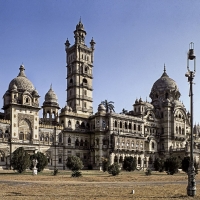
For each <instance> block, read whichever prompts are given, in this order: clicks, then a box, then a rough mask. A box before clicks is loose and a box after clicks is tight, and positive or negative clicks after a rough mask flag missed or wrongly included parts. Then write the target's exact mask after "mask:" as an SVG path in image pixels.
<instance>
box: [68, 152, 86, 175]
mask: <svg viewBox="0 0 200 200" xmlns="http://www.w3.org/2000/svg"><path fill="white" fill-rule="evenodd" d="M66 166H67V167H68V168H69V169H70V170H72V177H79V176H80V174H81V172H79V170H80V169H82V168H83V163H82V161H81V159H80V158H79V157H77V156H69V157H68V158H67V163H66Z"/></svg>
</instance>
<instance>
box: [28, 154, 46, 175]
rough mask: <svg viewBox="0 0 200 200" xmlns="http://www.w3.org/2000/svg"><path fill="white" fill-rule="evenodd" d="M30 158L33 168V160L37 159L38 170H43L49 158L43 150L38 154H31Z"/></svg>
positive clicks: (31, 167)
mask: <svg viewBox="0 0 200 200" xmlns="http://www.w3.org/2000/svg"><path fill="white" fill-rule="evenodd" d="M30 159H31V166H30V169H33V167H34V166H33V162H32V160H33V159H37V161H38V163H37V166H36V168H37V169H38V172H41V171H43V170H44V168H45V167H46V166H47V164H48V159H47V157H46V156H45V155H44V154H43V153H42V152H37V153H36V154H33V155H31V157H30Z"/></svg>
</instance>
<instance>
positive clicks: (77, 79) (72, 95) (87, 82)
mask: <svg viewBox="0 0 200 200" xmlns="http://www.w3.org/2000/svg"><path fill="white" fill-rule="evenodd" d="M85 36H86V31H85V30H84V26H83V24H82V23H81V21H79V23H78V24H77V25H76V30H75V31H74V38H75V43H74V45H73V46H70V43H69V41H68V39H67V41H66V43H65V51H66V63H67V66H66V67H67V104H68V106H69V107H71V108H72V110H73V112H76V113H80V114H81V113H86V114H92V113H93V107H92V102H93V98H92V91H93V88H92V79H93V75H92V74H93V60H94V46H95V42H94V40H93V38H92V40H91V42H90V47H87V46H86V45H85Z"/></svg>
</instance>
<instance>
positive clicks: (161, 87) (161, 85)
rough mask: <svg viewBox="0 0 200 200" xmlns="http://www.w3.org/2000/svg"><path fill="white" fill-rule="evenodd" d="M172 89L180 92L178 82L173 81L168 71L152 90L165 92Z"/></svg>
mask: <svg viewBox="0 0 200 200" xmlns="http://www.w3.org/2000/svg"><path fill="white" fill-rule="evenodd" d="M166 89H167V90H168V89H171V90H178V86H177V84H176V82H175V81H174V80H173V79H171V78H170V77H169V76H168V75H167V73H166V71H165V70H164V73H163V74H162V76H161V77H160V78H159V79H158V80H157V81H156V82H155V83H154V84H153V87H152V89H151V90H156V91H165V90H166Z"/></svg>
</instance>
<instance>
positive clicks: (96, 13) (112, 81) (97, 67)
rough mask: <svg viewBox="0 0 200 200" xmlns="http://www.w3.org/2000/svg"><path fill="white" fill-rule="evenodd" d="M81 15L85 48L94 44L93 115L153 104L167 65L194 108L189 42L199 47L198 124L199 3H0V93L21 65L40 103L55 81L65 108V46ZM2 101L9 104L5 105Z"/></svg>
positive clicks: (199, 106) (198, 100)
mask: <svg viewBox="0 0 200 200" xmlns="http://www.w3.org/2000/svg"><path fill="white" fill-rule="evenodd" d="M80 16H81V20H82V23H83V24H84V27H85V30H86V31H87V36H86V44H87V45H89V42H90V40H91V38H92V37H93V38H94V40H95V42H96V47H95V57H94V58H95V60H94V71H93V72H94V79H93V87H94V91H93V100H94V103H93V106H94V112H96V111H97V106H98V104H99V103H100V102H101V101H102V100H105V99H107V100H110V101H114V102H115V103H114V105H115V108H116V109H115V110H116V112H121V110H122V109H123V108H125V109H127V110H131V109H132V105H133V103H134V102H135V99H136V98H140V97H141V98H142V99H143V100H146V98H147V100H148V101H150V98H149V94H150V91H151V87H152V86H153V83H154V82H155V81H156V80H157V79H158V78H160V76H161V75H162V73H163V66H164V63H165V65H166V69H167V73H168V75H169V76H170V77H171V78H172V79H174V80H175V81H176V82H177V85H178V87H179V90H180V92H181V98H180V100H181V101H183V103H184V104H185V106H186V108H187V110H189V109H190V107H189V105H190V99H189V96H188V94H189V84H188V82H187V78H186V77H185V73H186V71H187V68H186V64H187V63H186V58H187V51H188V49H189V43H190V42H194V45H195V46H194V47H195V54H196V56H197V73H196V77H195V79H194V82H195V85H194V122H200V112H199V110H200V92H199V88H200V70H199V68H200V64H199V62H198V61H199V58H200V37H199V36H200V1H199V0H191V1H186V0H176V1H174V0H152V1H149V0H109V1H108V0H101V1H98V0H96V1H92V0H88V1H85V0H77V1H75V0H72V1H70V0H68V1H64V0H42V1H41V0H34V1H27V0H21V1H18V0H1V1H0V46H1V48H0V67H1V68H0V69H1V73H0V85H1V88H0V96H2V97H3V95H4V93H5V92H6V90H7V89H8V85H9V83H10V81H11V80H12V79H13V78H15V77H16V76H17V75H18V72H19V66H20V65H21V64H22V63H23V64H24V66H25V69H26V71H25V72H26V75H27V77H28V78H29V79H30V80H31V81H32V83H33V84H34V86H35V87H36V89H37V90H38V92H39V94H40V96H41V98H40V105H42V103H43V101H44V96H45V94H46V92H47V91H48V90H49V88H50V85H51V84H52V85H53V90H54V91H55V92H56V94H57V96H58V100H59V104H60V107H64V106H65V103H66V91H65V90H66V62H65V57H66V55H65V47H64V43H65V41H66V39H67V38H68V39H69V41H70V43H71V44H73V43H74V35H73V31H74V30H75V27H76V24H77V23H78V22H79V19H80ZM0 103H1V105H2V106H3V100H1V102H0ZM41 113H42V112H41Z"/></svg>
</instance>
